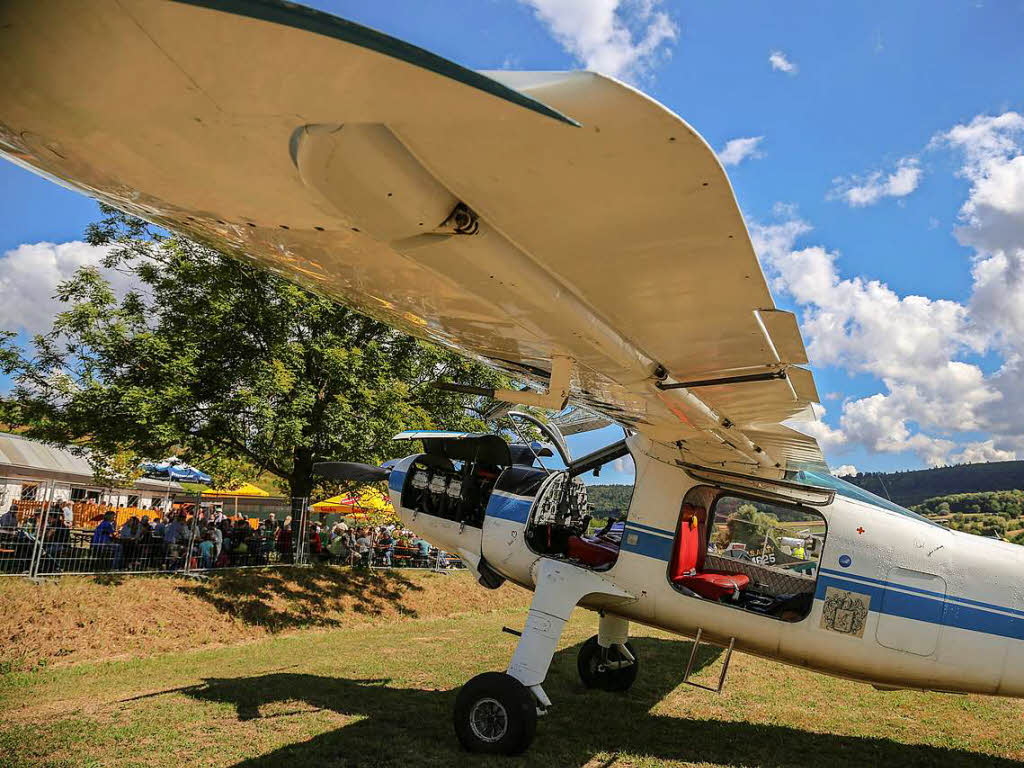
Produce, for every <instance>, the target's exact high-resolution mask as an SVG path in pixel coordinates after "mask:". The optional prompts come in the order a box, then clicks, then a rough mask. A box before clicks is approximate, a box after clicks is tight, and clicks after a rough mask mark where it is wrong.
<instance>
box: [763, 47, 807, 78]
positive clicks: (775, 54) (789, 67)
mask: <svg viewBox="0 0 1024 768" xmlns="http://www.w3.org/2000/svg"><path fill="white" fill-rule="evenodd" d="M768 63H769V64H771V65H772V69H774V70H775V71H777V72H785V73H786V74H787V75H795V74H796V73H797V72H799V71H800V68H799V67H798V66H797V65H796V64H794V63H793V62H792V61H790V60H789V59H788V58H787V57H786V54H784V53H783V52H782V51H772V52H771V54H770V55H769V56H768Z"/></svg>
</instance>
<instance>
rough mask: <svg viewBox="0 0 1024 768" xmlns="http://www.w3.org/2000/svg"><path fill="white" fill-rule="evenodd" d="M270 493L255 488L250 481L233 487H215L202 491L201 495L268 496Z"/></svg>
mask: <svg viewBox="0 0 1024 768" xmlns="http://www.w3.org/2000/svg"><path fill="white" fill-rule="evenodd" d="M269 495H270V494H269V493H267V492H266V491H264V490H263V489H262V488H257V487H256V486H255V485H253V484H252V483H242V485H241V486H239V487H238V488H235V489H227V488H215V489H213V490H210V491H203V496H269Z"/></svg>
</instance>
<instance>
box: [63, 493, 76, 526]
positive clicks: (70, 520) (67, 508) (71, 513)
mask: <svg viewBox="0 0 1024 768" xmlns="http://www.w3.org/2000/svg"><path fill="white" fill-rule="evenodd" d="M60 514H61V517H62V518H64V525H65V527H67V528H68V529H69V530H70V529H71V528H74V527H75V508H74V506H73V505H72V504H71V501H70V500H69V499H65V500H64V503H63V504H61V505H60Z"/></svg>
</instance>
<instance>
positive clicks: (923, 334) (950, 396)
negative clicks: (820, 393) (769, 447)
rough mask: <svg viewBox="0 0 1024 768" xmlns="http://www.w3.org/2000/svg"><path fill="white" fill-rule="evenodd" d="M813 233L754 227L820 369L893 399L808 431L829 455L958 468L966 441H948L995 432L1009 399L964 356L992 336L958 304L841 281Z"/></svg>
mask: <svg viewBox="0 0 1024 768" xmlns="http://www.w3.org/2000/svg"><path fill="white" fill-rule="evenodd" d="M810 231H811V229H810V225H809V224H808V223H807V222H805V221H803V220H801V219H788V220H785V221H782V222H780V223H775V224H770V225H758V224H753V225H752V226H751V234H752V236H753V241H754V245H755V248H756V250H757V251H758V253H759V255H760V258H761V261H762V264H763V265H764V267H765V270H766V272H767V274H768V277H769V279H770V281H771V284H772V287H773V288H774V289H775V290H776V291H779V292H782V293H785V294H788V295H789V296H791V297H792V298H793V300H794V301H795V302H796V303H797V304H798V305H799V306H800V308H801V314H802V318H801V328H802V330H803V333H804V336H805V339H806V340H807V349H808V354H809V356H810V359H811V361H812V363H813V364H816V365H832V366H836V367H839V368H842V369H845V370H847V371H849V372H851V373H857V374H860V373H864V374H869V375H871V376H873V377H875V378H877V379H879V380H880V381H881V383H882V385H883V386H884V388H885V392H879V393H877V394H874V395H870V396H868V397H862V398H859V399H853V400H849V401H847V402H845V403H844V404H843V407H842V412H841V414H840V416H839V419H838V423H839V426H838V428H835V427H832V426H830V425H828V424H826V423H824V422H820V423H818V424H808V425H799V427H798V428H799V429H801V431H804V432H807V433H809V434H811V435H812V436H813V437H815V438H817V439H818V441H819V444H820V445H821V446H822V448H823V449H824V450H826V451H829V450H834V449H836V448H839V447H841V446H846V445H851V444H857V445H862V446H865V447H867V448H868V449H870V450H872V451H876V452H880V453H903V452H908V451H910V452H914V453H916V454H917V455H918V456H919V457H920V458H921V460H922V461H923V462H924V463H926V464H928V465H931V466H937V465H941V464H945V463H948V462H949V461H950V460H952V459H951V455H952V453H953V451H954V450H955V449H956V448H957V444H956V443H955V442H954V441H952V440H950V439H948V438H947V437H946V436H945V435H947V434H949V433H952V432H957V431H966V430H985V429H988V428H991V427H992V421H991V418H990V416H989V415H988V414H989V413H990V412H991V411H993V409H994V405H995V404H996V403H998V402H999V401H1001V400H1002V399H1003V393H1002V392H1001V391H1000V390H999V388H998V387H997V386H996V385H995V383H994V382H993V380H992V378H991V377H986V376H985V374H984V372H983V371H982V370H981V368H980V367H978V366H977V365H975V364H973V363H970V362H965V361H964V360H962V359H959V358H961V357H963V356H965V355H970V354H972V353H981V352H983V351H985V350H986V349H987V348H988V346H989V344H990V341H991V338H990V336H989V335H988V334H986V333H985V332H984V331H983V330H979V329H978V328H977V327H976V325H975V324H974V323H973V322H972V319H971V317H970V311H969V308H968V307H967V306H965V305H963V304H960V303H958V302H954V301H948V300H937V299H930V298H927V297H924V296H913V295H910V296H900V295H899V294H897V293H896V292H895V291H894V290H892V289H891V288H890V287H889V286H888V285H886V284H885V283H883V282H881V281H878V280H867V279H864V278H862V277H854V278H843V277H841V276H840V273H839V269H838V267H837V261H838V259H839V254H837V253H836V252H833V251H829V250H827V249H826V248H824V247H822V246H809V247H804V248H800V247H798V246H797V241H798V240H799V239H800V238H802V237H804V236H806V235H807V234H808V233H809V232H810ZM1022 397H1024V393H1022ZM819 413H820V414H823V413H824V409H821V411H820V412H819ZM924 430H932V431H933V432H937V433H938V434H933V433H929V432H926V431H924ZM965 450H966V449H965Z"/></svg>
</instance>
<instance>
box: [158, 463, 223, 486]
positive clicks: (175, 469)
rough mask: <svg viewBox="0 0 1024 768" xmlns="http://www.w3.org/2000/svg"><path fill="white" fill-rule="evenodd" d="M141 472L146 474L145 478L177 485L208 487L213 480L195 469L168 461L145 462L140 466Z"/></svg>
mask: <svg viewBox="0 0 1024 768" xmlns="http://www.w3.org/2000/svg"><path fill="white" fill-rule="evenodd" d="M142 471H143V472H145V473H146V476H147V477H156V478H160V479H161V480H174V481H176V482H179V483H202V484H203V485H209V483H210V482H211V481H212V480H213V478H211V477H210V476H209V475H208V474H206V473H205V472H203V471H201V470H198V469H196V468H195V467H190V466H189V465H188V464H178V463H172V462H169V461H162V462H147V463H145V464H143V465H142Z"/></svg>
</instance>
